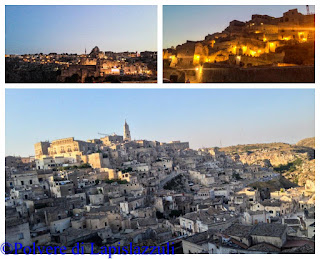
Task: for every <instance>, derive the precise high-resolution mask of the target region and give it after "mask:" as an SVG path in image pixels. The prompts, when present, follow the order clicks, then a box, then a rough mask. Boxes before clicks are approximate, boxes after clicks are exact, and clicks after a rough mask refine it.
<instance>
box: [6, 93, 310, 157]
mask: <svg viewBox="0 0 320 259" xmlns="http://www.w3.org/2000/svg"><path fill="white" fill-rule="evenodd" d="M314 98H315V97H314V90H311V89H303V90H301V89H283V90H281V89H6V155H21V156H26V155H33V154H34V150H33V145H34V143H36V142H38V141H44V140H50V141H51V140H54V139H58V138H66V137H75V138H76V139H81V140H87V139H92V138H99V137H101V136H99V135H98V132H100V133H106V134H112V133H113V132H115V133H117V134H121V135H122V134H123V124H124V120H125V119H127V122H128V124H129V126H130V130H131V135H132V138H133V139H148V140H158V141H171V140H181V141H189V142H190V146H191V147H192V148H199V147H212V146H220V142H221V143H222V146H229V145H235V144H250V143H265V142H287V143H296V142H297V141H298V140H300V139H303V138H306V137H313V136H314V135H315V118H314V116H315V100H314Z"/></svg>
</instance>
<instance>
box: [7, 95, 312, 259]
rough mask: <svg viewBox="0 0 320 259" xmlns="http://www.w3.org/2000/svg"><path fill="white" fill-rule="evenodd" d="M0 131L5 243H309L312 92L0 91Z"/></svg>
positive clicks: (150, 250)
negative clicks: (2, 112)
mask: <svg viewBox="0 0 320 259" xmlns="http://www.w3.org/2000/svg"><path fill="white" fill-rule="evenodd" d="M155 100H159V102H156V101H155ZM5 128H6V147H5V150H6V158H5V165H6V166H5V239H6V240H5V241H6V243H4V244H3V245H2V246H1V250H2V251H1V252H2V253H8V254H107V255H108V258H110V257H111V256H112V255H117V254H297V253H301V254H310V253H311V254H313V253H315V138H314V136H315V91H314V90H313V89H6V122H5Z"/></svg>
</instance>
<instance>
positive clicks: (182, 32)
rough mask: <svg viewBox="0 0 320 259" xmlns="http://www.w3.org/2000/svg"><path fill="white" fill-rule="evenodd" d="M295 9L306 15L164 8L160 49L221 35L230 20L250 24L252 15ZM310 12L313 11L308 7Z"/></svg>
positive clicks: (251, 8)
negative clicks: (217, 33) (294, 10)
mask: <svg viewBox="0 0 320 259" xmlns="http://www.w3.org/2000/svg"><path fill="white" fill-rule="evenodd" d="M295 8H297V9H298V11H299V12H301V13H302V14H306V13H307V11H306V6H305V5H233V6H232V5H230V6H228V5H226V6H223V5H210V6H209V5H197V6H195V5H164V6H163V48H170V47H172V46H174V47H175V46H177V45H179V44H183V43H185V42H186V41H187V40H191V41H198V40H203V39H204V37H205V36H207V35H208V34H212V33H215V32H222V31H223V30H224V29H225V28H226V27H228V25H229V22H231V21H233V20H239V21H243V22H245V21H249V20H250V19H251V16H252V15H253V14H261V15H270V16H273V17H281V16H282V14H283V13H284V12H287V11H288V10H290V9H295ZM309 8H310V12H312V13H314V12H315V7H314V6H312V5H310V6H309Z"/></svg>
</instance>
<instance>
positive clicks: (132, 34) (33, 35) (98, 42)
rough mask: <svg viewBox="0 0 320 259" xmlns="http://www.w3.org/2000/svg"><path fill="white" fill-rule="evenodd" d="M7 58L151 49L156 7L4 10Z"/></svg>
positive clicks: (69, 7) (155, 33)
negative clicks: (22, 55) (8, 55)
mask: <svg viewBox="0 0 320 259" xmlns="http://www.w3.org/2000/svg"><path fill="white" fill-rule="evenodd" d="M5 21H6V25H5V27H6V35H5V36H6V37H5V42H6V50H5V52H6V54H34V53H46V54H47V53H77V54H84V53H85V49H86V50H87V53H90V51H91V49H92V48H94V47H95V46H98V47H99V48H100V50H102V51H114V52H123V51H132V52H134V51H139V52H140V51H146V50H150V51H156V50H157V6H151V5H150V6H142V5H141V6H139V5H136V6H111V5H110V6H94V5H93V6H77V5H74V6H70V5H69V6H68V5H65V6H64V5H61V6H57V5H52V6H50V5H47V6H45V5H38V6H32V5H30V6H23V5H21V6H13V5H7V6H6V18H5Z"/></svg>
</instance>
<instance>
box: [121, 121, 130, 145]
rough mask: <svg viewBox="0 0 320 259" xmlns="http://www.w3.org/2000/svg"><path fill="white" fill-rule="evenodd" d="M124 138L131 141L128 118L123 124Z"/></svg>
mask: <svg viewBox="0 0 320 259" xmlns="http://www.w3.org/2000/svg"><path fill="white" fill-rule="evenodd" d="M123 138H124V141H131V135H130V130H129V125H128V124H127V121H126V120H125V122H124V126H123Z"/></svg>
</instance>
